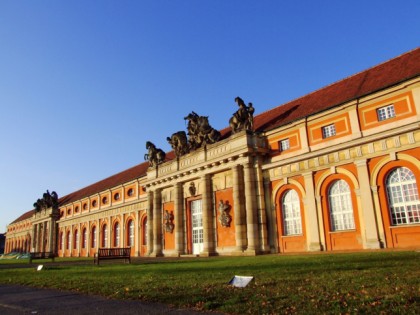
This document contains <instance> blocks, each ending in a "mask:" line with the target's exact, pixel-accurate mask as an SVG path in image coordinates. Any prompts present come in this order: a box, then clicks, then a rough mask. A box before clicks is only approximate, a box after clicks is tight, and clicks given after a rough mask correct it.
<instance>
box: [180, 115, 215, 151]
mask: <svg viewBox="0 0 420 315" xmlns="http://www.w3.org/2000/svg"><path fill="white" fill-rule="evenodd" d="M184 120H188V126H187V130H188V133H187V134H188V146H189V149H190V150H195V149H198V148H200V147H201V146H205V145H206V144H212V143H215V142H217V141H219V139H220V136H221V135H220V132H219V131H218V130H216V129H214V128H212V127H211V126H210V124H209V118H208V116H199V115H198V114H197V113H195V112H191V113H190V114H188V116H186V117H184Z"/></svg>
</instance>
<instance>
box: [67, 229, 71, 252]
mask: <svg viewBox="0 0 420 315" xmlns="http://www.w3.org/2000/svg"><path fill="white" fill-rule="evenodd" d="M66 241H67V244H66V249H71V247H70V244H71V233H70V231H67V238H66Z"/></svg>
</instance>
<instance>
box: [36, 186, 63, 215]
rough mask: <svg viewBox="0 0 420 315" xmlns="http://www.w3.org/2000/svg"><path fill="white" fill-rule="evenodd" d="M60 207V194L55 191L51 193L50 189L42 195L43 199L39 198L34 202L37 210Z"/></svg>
mask: <svg viewBox="0 0 420 315" xmlns="http://www.w3.org/2000/svg"><path fill="white" fill-rule="evenodd" d="M57 207H58V195H57V193H56V192H55V191H53V192H52V193H50V192H49V191H48V190H47V192H46V193H44V194H43V195H42V198H41V199H38V200H37V201H36V202H35V203H34V208H35V212H39V211H41V210H45V209H48V208H53V209H57Z"/></svg>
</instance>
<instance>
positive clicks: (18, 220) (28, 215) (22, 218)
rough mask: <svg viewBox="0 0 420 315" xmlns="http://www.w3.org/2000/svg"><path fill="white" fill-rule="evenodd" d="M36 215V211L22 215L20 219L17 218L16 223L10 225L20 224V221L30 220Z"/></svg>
mask: <svg viewBox="0 0 420 315" xmlns="http://www.w3.org/2000/svg"><path fill="white" fill-rule="evenodd" d="M34 213H35V210H30V211H27V212H25V213H24V214H22V215H21V216H20V217H19V218H17V219H16V220H15V221H13V222H12V223H10V224H13V223H17V222H20V221H23V220H26V219H29V218H30V217H32V216H33V214H34Z"/></svg>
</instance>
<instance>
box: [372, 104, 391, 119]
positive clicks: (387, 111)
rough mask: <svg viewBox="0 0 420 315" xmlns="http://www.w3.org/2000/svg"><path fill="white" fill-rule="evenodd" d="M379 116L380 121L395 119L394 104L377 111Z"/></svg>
mask: <svg viewBox="0 0 420 315" xmlns="http://www.w3.org/2000/svg"><path fill="white" fill-rule="evenodd" d="M376 113H377V115H378V121H383V120H386V119H389V118H393V117H395V109H394V104H390V105H387V106H384V107H380V108H378V109H377V110H376Z"/></svg>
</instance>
